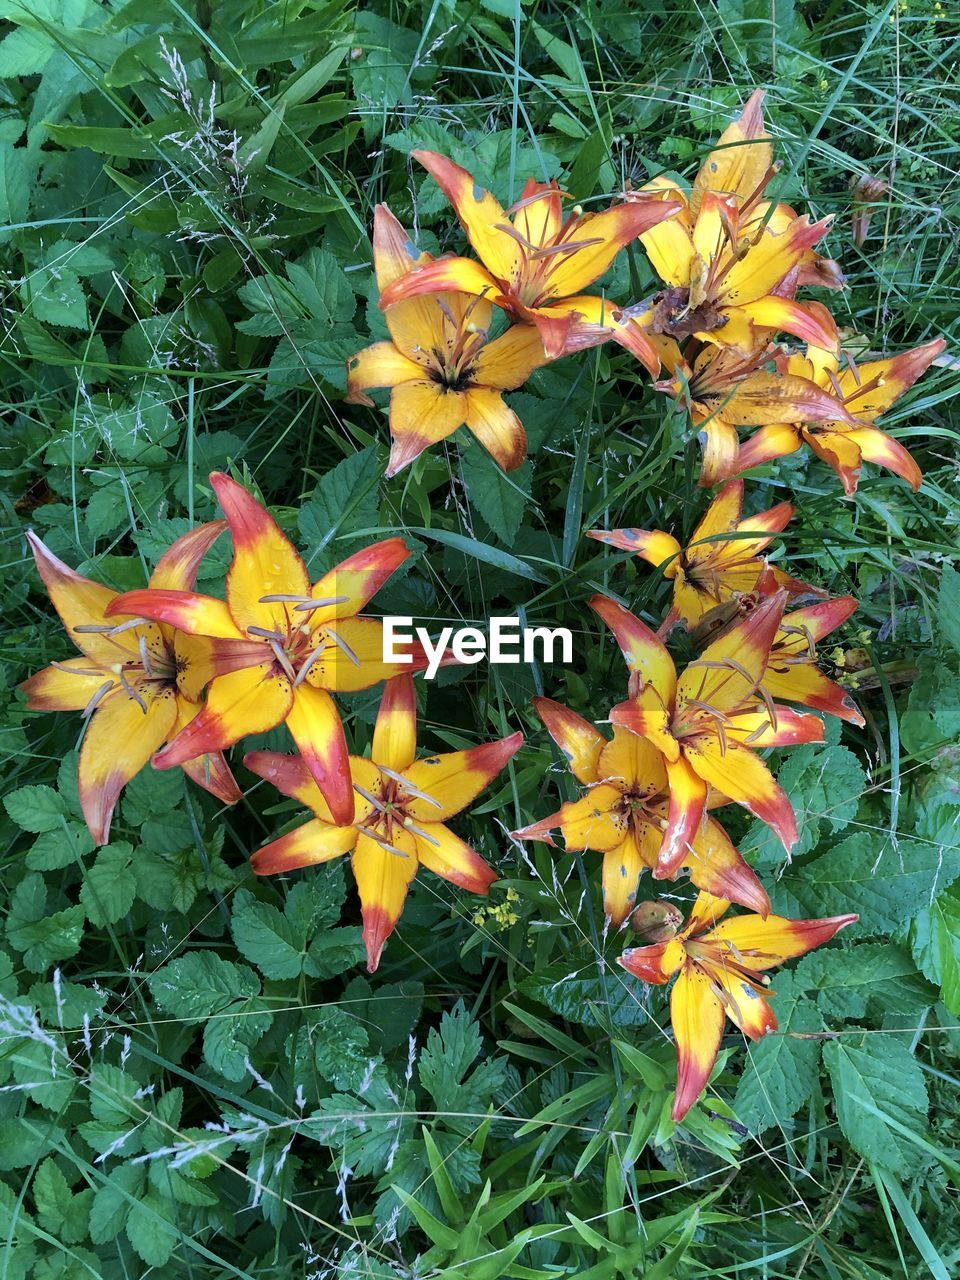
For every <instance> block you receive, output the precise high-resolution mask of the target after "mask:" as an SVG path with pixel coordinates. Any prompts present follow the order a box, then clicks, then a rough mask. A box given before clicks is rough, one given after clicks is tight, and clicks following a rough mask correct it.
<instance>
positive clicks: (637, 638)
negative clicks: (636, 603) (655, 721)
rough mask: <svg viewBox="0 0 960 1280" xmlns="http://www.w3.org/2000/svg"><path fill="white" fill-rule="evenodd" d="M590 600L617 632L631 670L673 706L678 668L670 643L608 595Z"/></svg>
mask: <svg viewBox="0 0 960 1280" xmlns="http://www.w3.org/2000/svg"><path fill="white" fill-rule="evenodd" d="M587 604H588V605H589V606H590V608H591V609H592V610H593V611H594V613H595V614H597V616H598V617H600V618H602V619H603V621H604V622H605V623H606V624H607V626H608V627H609V628H610V630H611V631H612V632H613V635H614V638H615V639H616V641H617V644H618V645H619V646H620V652H621V653H622V654H623V656H624V659H625V660H626V663H627V667H628V668H629V670H630V671H631V672H636V673H637V674H638V675H639V677H640V680H641V681H642V682H643V684H651V685H653V687H654V688H655V689H656V691H657V692H658V693H659V695H660V697H661V699H662V701H663V703H664V705H665V706H670V705H671V704H672V702H673V696H674V693H675V692H676V687H677V669H676V667H675V666H674V665H673V658H671V657H670V654H669V652H668V651H667V648H666V645H664V643H663V641H662V640H660V639H658V638H657V636H655V635H654V633H653V632H652V631H651V630H650V628H649V627H648V626H647V624H646V623H645V622H641V621H640V619H639V618H638V617H636V616H635V615H634V614H632V613H631V612H630V611H629V609H625V608H624V607H623V605H622V604H618V603H617V602H616V600H611V599H610V598H609V597H608V596H600V595H597V596H592V597H591V598H590V599H589V600H588V601H587Z"/></svg>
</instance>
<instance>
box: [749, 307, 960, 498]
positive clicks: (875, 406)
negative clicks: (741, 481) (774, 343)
mask: <svg viewBox="0 0 960 1280" xmlns="http://www.w3.org/2000/svg"><path fill="white" fill-rule="evenodd" d="M811 306H812V307H814V308H816V309H817V310H818V311H819V312H820V313H821V321H822V324H823V328H824V330H825V332H826V333H827V334H828V336H829V337H830V339H831V340H830V342H829V343H828V344H827V347H826V349H824V348H823V347H822V346H820V345H816V346H808V347H807V351H806V355H799V354H797V355H792V356H790V357H789V358H788V359H785V360H781V362H780V363H781V365H782V373H781V374H780V375H768V376H779V377H780V378H781V380H782V381H790V380H794V379H802V380H804V381H805V382H807V383H812V384H814V385H815V386H817V387H818V388H820V389H821V391H822V392H824V393H830V392H832V393H833V396H834V402H835V404H839V405H840V406H841V407H842V409H843V414H842V415H839V414H838V416H837V417H836V418H831V417H830V416H829V414H820V413H818V414H817V415H816V416H814V415H812V414H811V415H809V416H808V417H806V418H797V416H796V414H793V415H791V416H790V417H789V418H785V417H784V416H783V415H780V414H777V413H776V411H775V406H773V405H770V411H769V412H768V413H767V415H766V417H765V419H764V421H763V424H762V425H760V429H759V430H758V431H756V432H754V434H753V435H752V436H751V437H750V439H749V440H747V441H745V442H744V443H743V444H741V445H740V446H739V449H738V450H737V451H736V453H735V455H734V458H733V460H732V462H731V464H730V465H729V466H727V467H726V469H725V474H727V475H739V474H740V473H741V472H743V471H747V470H748V469H749V468H750V467H756V466H759V465H760V464H762V463H765V462H771V461H773V459H775V458H782V457H784V456H786V455H787V454H790V453H796V451H797V450H798V449H800V448H802V446H803V445H804V444H808V445H809V446H810V448H811V449H812V450H813V451H814V453H815V454H816V455H817V457H818V458H820V459H821V460H822V461H823V462H825V463H826V464H827V466H829V467H832V468H833V470H834V471H835V472H836V474H837V476H838V477H839V479H840V483H841V484H842V485H843V491H844V493H845V494H846V495H847V497H850V496H851V494H854V493H856V490H857V483H858V481H859V479H860V468H861V465H862V464H863V463H864V462H873V463H876V465H877V466H880V467H886V468H887V469H888V470H889V471H893V472H894V473H895V474H896V475H898V476H901V477H902V478H903V479H904V480H906V482H907V484H909V485H910V487H911V488H912V489H913V490H914V491H916V490H917V489H919V488H920V485H921V483H922V482H923V476H922V475H921V473H920V468H919V467H918V466H917V464H916V462H915V461H914V459H913V458H912V457H911V455H910V453H909V452H908V450H907V449H905V448H904V447H903V445H902V444H899V443H898V442H897V441H896V440H894V439H893V438H892V437H891V436H888V435H886V434H885V433H884V432H883V431H881V430H880V429H879V428H878V427H875V426H874V425H873V424H874V422H875V421H876V420H877V418H879V417H880V416H881V415H882V414H884V413H886V412H887V410H888V409H889V408H890V407H891V406H892V405H893V404H894V403H895V402H896V401H897V400H898V399H899V398H900V396H902V395H903V393H904V392H905V391H907V390H908V389H909V388H910V387H912V386H913V384H914V383H915V382H916V381H917V379H918V378H919V377H920V376H921V375H922V374H923V373H925V372H926V370H927V369H929V367H930V365H931V364H932V363H933V362H934V360H936V358H937V356H939V355H941V354H942V352H943V351H944V349H945V348H946V345H947V344H946V339H944V338H935V339H934V340H933V341H932V342H925V343H924V344H923V345H922V346H919V347H913V348H912V350H910V351H902V352H901V353H900V354H899V355H896V356H890V357H889V358H888V359H886V360H869V361H866V362H865V363H864V364H861V365H857V364H854V362H853V361H852V360H851V359H850V357H849V356H847V360H846V363H845V365H844V367H843V368H841V367H840V337H839V334H838V333H837V329H836V325H835V324H834V322H833V319H832V317H831V316H830V314H829V312H827V310H826V308H824V307H820V306H819V304H818V303H812V304H811ZM743 385H744V386H749V379H748V380H747V383H746V384H743ZM796 407H797V408H799V407H801V405H800V403H799V402H798V404H797V406H796ZM745 425H754V424H745Z"/></svg>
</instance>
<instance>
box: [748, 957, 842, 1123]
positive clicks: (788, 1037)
mask: <svg viewBox="0 0 960 1280" xmlns="http://www.w3.org/2000/svg"><path fill="white" fill-rule="evenodd" d="M776 990H777V994H776V999H775V1000H774V1002H773V1007H774V1012H775V1013H776V1016H777V1022H778V1024H779V1030H778V1031H777V1032H775V1033H774V1034H772V1035H768V1036H764V1038H763V1039H762V1040H761V1041H760V1043H759V1044H752V1045H749V1046H748V1048H747V1056H746V1061H745V1063H744V1067H743V1074H742V1075H741V1077H740V1083H739V1085H738V1086H737V1094H736V1097H735V1099H734V1102H733V1109H734V1111H735V1112H736V1114H737V1118H738V1119H739V1120H741V1121H742V1122H743V1123H744V1124H745V1125H746V1126H747V1127H748V1128H749V1129H750V1130H751V1131H752V1132H753V1133H761V1132H762V1131H763V1130H764V1129H769V1128H770V1127H771V1126H773V1125H776V1126H778V1127H780V1126H783V1125H785V1124H786V1123H787V1122H788V1121H789V1120H790V1119H791V1118H792V1117H793V1116H794V1115H796V1113H797V1112H798V1111H799V1110H800V1108H801V1107H802V1106H803V1105H804V1104H805V1103H806V1102H807V1100H808V1099H809V1098H810V1096H811V1094H812V1093H813V1091H814V1089H815V1088H816V1085H817V1075H818V1069H819V1064H820V1045H819V1042H818V1041H817V1040H804V1039H800V1038H799V1035H803V1034H809V1033H811V1032H816V1031H820V1030H821V1029H822V1027H823V1021H822V1019H821V1017H820V1015H819V1013H818V1012H817V1007H816V1005H815V1004H814V1003H813V1001H812V1000H807V999H805V998H804V997H803V995H802V988H801V987H800V986H799V985H798V984H797V983H796V982H795V980H794V975H793V974H790V973H781V974H778V975H777V983H776ZM798 1033H799V1034H798Z"/></svg>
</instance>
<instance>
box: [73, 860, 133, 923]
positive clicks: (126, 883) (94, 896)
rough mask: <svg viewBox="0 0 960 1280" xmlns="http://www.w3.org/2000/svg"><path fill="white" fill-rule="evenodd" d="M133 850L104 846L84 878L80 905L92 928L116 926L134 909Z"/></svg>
mask: <svg viewBox="0 0 960 1280" xmlns="http://www.w3.org/2000/svg"><path fill="white" fill-rule="evenodd" d="M132 861H133V846H132V845H130V844H127V843H126V842H124V841H122V840H121V841H118V842H117V843H116V844H108V845H104V847H103V848H102V849H101V850H100V852H99V853H98V854H97V860H96V862H94V864H93V866H92V867H88V868H87V870H86V873H85V876H84V881H83V888H82V889H81V890H80V901H81V902H82V903H83V905H84V907H85V909H86V912H87V919H88V920H89V921H90V923H91V924H95V925H99V926H104V925H108V924H115V923H116V921H117V920H119V919H120V918H121V917H122V916H125V915H126V914H127V912H128V911H129V910H130V908H131V907H132V906H133V900H134V897H135V896H136V887H137V886H136V880H135V879H134V875H133V871H132V870H131V863H132Z"/></svg>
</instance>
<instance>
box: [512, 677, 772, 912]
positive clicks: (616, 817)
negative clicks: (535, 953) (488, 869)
mask: <svg viewBox="0 0 960 1280" xmlns="http://www.w3.org/2000/svg"><path fill="white" fill-rule="evenodd" d="M533 705H534V707H535V708H536V710H537V714H538V715H539V716H540V719H541V720H542V721H543V723H544V724H545V725H546V727H547V729H548V731H549V733H550V735H551V737H552V738H553V740H554V741H555V742H556V744H557V746H558V747H559V748H560V750H561V751H562V752H563V754H564V755H565V756H566V757H567V759H568V760H569V762H570V768H571V770H572V771H573V774H574V776H575V777H576V778H577V780H578V781H579V782H582V783H584V784H585V786H586V787H587V791H586V793H585V794H584V795H583V796H582V797H581V799H579V800H574V801H571V802H569V803H567V804H565V805H563V806H561V808H560V809H559V810H558V811H557V812H556V813H554V814H551V816H550V817H549V818H543V819H541V820H540V821H539V822H534V823H532V824H531V825H530V826H528V827H524V828H523V829H522V830H520V831H515V832H514V833H513V834H514V835H515V836H516V837H517V838H518V839H520V840H543V841H544V842H545V843H546V844H549V845H553V844H554V840H553V837H552V835H551V832H553V831H554V830H555V829H556V828H559V829H560V830H561V831H562V833H563V839H564V844H565V845H566V847H567V849H577V850H578V849H592V850H594V851H595V852H597V853H602V854H603V909H604V911H605V913H606V915H607V916H608V917H609V919H610V920H611V921H612V923H613V924H615V925H620V924H622V923H623V922H624V920H625V919H626V918H627V916H628V915H629V914H630V912H631V911H632V910H633V908H634V906H635V905H636V898H637V888H638V885H639V882H640V876H641V874H642V873H643V872H644V871H651V872H652V873H653V874H654V876H656V875H657V865H658V862H659V858H660V850H661V847H662V845H663V836H664V829H665V828H666V826H667V815H668V812H669V807H670V793H669V786H668V782H667V771H666V768H665V767H664V761H663V756H662V755H661V753H660V752H659V750H658V749H657V748H656V747H655V746H654V745H653V744H652V743H650V742H647V741H646V739H644V738H640V737H638V736H637V735H636V734H635V733H630V732H629V731H628V730H625V729H614V733H613V741H612V742H609V741H607V739H606V738H605V737H604V736H603V734H602V733H600V731H599V730H598V729H597V728H596V726H594V725H592V724H590V723H589V721H587V720H584V719H583V718H582V717H581V716H578V715H577V714H576V712H574V711H571V710H570V709H569V708H568V707H564V706H562V705H561V704H560V703H559V702H553V701H552V700H551V699H550V698H534V700H533ZM678 870H688V871H689V873H690V879H691V880H692V882H693V883H694V884H695V885H696V886H697V887H698V888H699V889H707V890H709V891H710V892H711V893H716V894H720V893H722V894H723V895H724V896H726V897H729V898H730V899H731V900H732V901H734V902H739V903H740V904H741V905H743V906H746V907H752V908H753V909H754V910H755V911H759V912H760V914H761V915H764V916H765V915H766V914H767V912H768V911H769V910H770V899H769V898H768V897H767V893H766V890H765V889H764V888H763V885H762V884H761V883H760V881H759V880H758V879H757V877H756V875H755V874H754V872H753V871H751V869H750V868H749V867H748V866H747V864H746V862H744V860H743V858H742V857H741V855H740V853H739V852H738V851H737V849H736V848H734V846H733V844H732V843H731V841H730V837H729V836H728V835H727V833H726V832H725V831H724V829H723V827H722V826H721V825H720V823H719V822H717V821H716V820H715V819H713V818H709V817H708V818H706V819H705V820H704V823H703V826H702V828H701V829H700V830H698V832H697V833H696V835H695V836H694V837H693V839H692V840H691V843H690V846H689V848H688V849H687V850H686V854H685V859H684V861H683V863H682V865H681V867H680V868H678Z"/></svg>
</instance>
